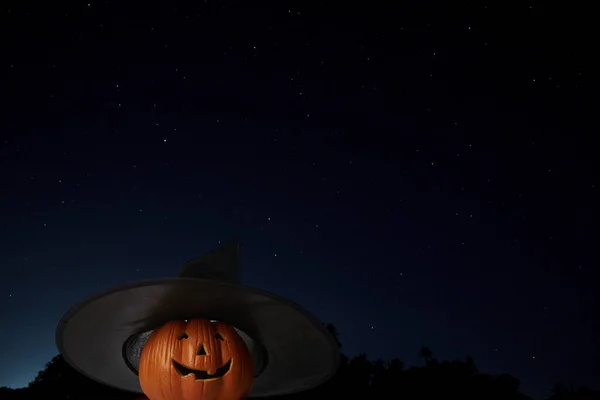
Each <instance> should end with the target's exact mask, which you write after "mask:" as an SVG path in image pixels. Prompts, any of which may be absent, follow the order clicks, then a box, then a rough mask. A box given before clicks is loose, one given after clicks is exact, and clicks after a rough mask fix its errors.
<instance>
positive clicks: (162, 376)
mask: <svg viewBox="0 0 600 400" xmlns="http://www.w3.org/2000/svg"><path fill="white" fill-rule="evenodd" d="M138 373H139V379H140V385H141V386H142V390H143V391H144V394H145V395H146V396H148V398H149V399H150V400H240V399H243V398H245V397H246V396H247V395H248V393H250V389H252V383H253V379H254V361H253V359H252V355H251V354H250V352H249V351H248V348H247V347H246V344H245V343H244V341H243V340H242V338H241V337H240V336H239V335H238V333H237V332H236V331H235V329H234V328H233V327H232V326H230V325H227V324H225V323H223V322H210V321H208V320H204V319H191V320H189V321H187V322H185V321H171V322H168V323H166V324H165V325H163V326H161V327H160V328H158V329H156V330H155V331H154V332H153V333H152V335H150V337H149V338H148V341H147V342H146V344H145V345H144V348H143V350H142V354H141V356H140V365H139V369H138Z"/></svg>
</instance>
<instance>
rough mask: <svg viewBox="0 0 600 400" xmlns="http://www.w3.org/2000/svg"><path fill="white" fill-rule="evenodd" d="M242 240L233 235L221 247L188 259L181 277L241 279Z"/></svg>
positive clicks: (234, 280)
mask: <svg viewBox="0 0 600 400" xmlns="http://www.w3.org/2000/svg"><path fill="white" fill-rule="evenodd" d="M241 246H242V241H241V239H240V238H239V237H237V236H236V237H233V238H231V239H230V240H228V241H227V242H225V243H223V244H221V245H220V246H219V247H217V248H214V249H212V250H211V251H209V252H207V253H205V254H203V255H201V256H199V257H196V258H194V259H193V260H190V261H188V262H187V263H185V264H184V265H183V267H182V268H181V271H180V273H179V277H180V278H184V277H187V278H204V279H217V280H224V281H230V282H237V281H239V275H240V267H239V255H240V248H241Z"/></svg>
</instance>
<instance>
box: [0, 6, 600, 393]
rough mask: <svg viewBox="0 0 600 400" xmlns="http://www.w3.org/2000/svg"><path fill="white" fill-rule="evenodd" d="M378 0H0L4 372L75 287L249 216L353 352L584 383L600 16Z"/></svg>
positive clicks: (593, 355) (597, 198) (263, 260)
mask: <svg viewBox="0 0 600 400" xmlns="http://www.w3.org/2000/svg"><path fill="white" fill-rule="evenodd" d="M388 3H391V2H380V3H377V2H368V3H365V2H363V3H361V4H360V5H357V6H351V5H348V4H342V3H340V2H331V3H330V2H322V3H319V2H300V1H289V0H285V1H255V2H241V1H216V0H201V1H167V0H165V1H157V0H152V1H145V2H136V1H114V0H106V1H105V0H102V1H98V0H84V1H80V2H45V4H41V2H35V3H34V2H30V1H25V0H19V1H16V0H15V1H7V2H2V5H1V8H0V15H1V17H0V18H1V20H0V31H1V33H2V36H1V39H0V40H1V43H2V47H1V54H2V57H1V58H2V61H1V64H0V84H1V87H0V106H1V111H0V121H1V122H0V138H1V141H0V180H1V189H0V218H1V220H0V221H1V223H0V268H1V270H2V273H3V275H2V278H1V279H0V313H1V314H0V315H1V316H2V319H3V324H2V329H1V330H0V343H2V344H1V347H0V349H1V353H2V355H3V356H2V358H1V359H0V371H1V372H0V386H2V385H7V386H12V387H20V386H23V385H26V384H27V383H28V382H29V381H30V380H31V379H32V378H33V377H34V376H35V374H36V373H37V371H38V370H40V369H41V368H42V367H43V365H44V363H45V362H47V361H49V360H50V358H51V357H52V356H54V355H55V354H57V350H56V348H55V345H54V329H55V326H56V323H57V322H58V320H59V318H60V317H61V315H62V314H63V313H64V312H65V311H66V310H67V309H68V308H69V307H70V306H71V305H72V304H74V303H75V302H76V301H78V300H80V299H81V298H83V297H86V296H88V295H90V294H92V293H94V292H96V291H100V290H104V289H108V288H110V287H113V286H116V285H119V284H121V283H124V282H128V281H134V280H138V279H146V278H158V277H165V276H174V275H176V274H177V272H178V270H179V267H180V265H181V264H182V263H183V262H185V261H187V260H188V259H190V258H193V257H195V256H198V255H200V254H202V253H204V252H206V251H208V250H210V249H212V248H214V247H215V246H217V245H218V243H219V241H221V242H223V241H226V240H228V239H229V238H231V237H233V236H238V235H239V236H241V238H242V240H243V242H244V247H243V249H242V263H243V268H244V283H246V284H249V285H253V286H257V287H259V288H262V289H265V290H269V291H272V292H275V293H278V294H281V295H284V296H286V297H289V298H291V299H293V300H295V301H297V302H298V303H300V304H301V305H303V306H304V307H305V308H307V309H308V310H310V311H311V312H313V313H314V314H315V315H316V316H317V317H319V318H320V319H321V320H323V321H325V322H331V323H334V324H335V325H336V326H337V327H338V330H339V331H340V334H341V341H342V343H343V345H344V351H345V352H346V353H348V354H349V355H355V354H357V353H359V352H366V353H367V354H368V355H369V357H371V358H378V357H382V358H384V359H390V358H392V357H399V358H401V359H403V360H404V361H405V362H406V363H408V364H415V363H420V362H421V361H420V360H419V358H418V355H417V353H418V351H419V349H420V347H421V346H422V345H427V346H429V347H430V348H431V349H432V350H433V353H434V355H435V356H436V357H438V358H440V359H447V358H463V357H464V356H466V355H470V356H472V357H473V358H474V359H475V362H476V364H477V365H478V367H479V369H480V370H481V371H482V372H489V373H501V372H507V373H510V374H514V375H515V376H516V377H517V378H519V379H521V381H522V388H523V390H524V391H525V392H526V393H527V394H530V395H533V396H534V397H537V398H543V397H547V395H548V390H549V389H550V388H551V387H552V385H553V384H554V383H555V382H556V381H562V382H565V383H566V384H569V383H573V384H574V385H578V384H586V385H592V384H593V382H595V381H596V379H595V376H597V375H596V373H597V372H598V369H597V366H598V362H599V360H600V347H598V335H599V334H600V325H599V323H598V318H597V315H598V311H599V306H600V302H599V295H598V294H594V289H597V282H598V278H599V277H600V276H599V274H598V271H597V266H598V265H600V263H599V257H598V252H597V237H599V236H600V235H599V232H598V230H599V228H598V223H599V222H600V218H599V217H600V213H599V212H598V208H597V205H598V204H600V180H599V179H598V176H599V174H598V173H599V172H600V168H598V158H597V152H598V149H599V148H600V142H599V139H598V135H597V132H598V128H597V121H596V120H595V119H594V118H593V114H596V115H597V107H598V102H597V93H598V92H597V90H598V88H599V85H598V81H597V77H596V75H595V74H596V73H597V65H594V62H593V60H592V58H593V57H594V56H595V55H594V52H593V51H590V50H592V49H593V48H595V45H590V42H591V40H592V39H591V38H592V36H593V35H592V32H591V28H590V27H591V26H592V24H591V23H589V21H587V20H586V19H591V18H590V17H588V15H590V14H591V13H590V12H589V10H585V9H576V8H574V6H572V5H569V6H568V7H571V8H564V7H566V6H564V5H563V8H561V9H558V8H556V9H553V8H551V7H550V6H548V5H543V4H541V2H538V3H522V4H521V5H518V6H515V5H513V3H510V2H509V3H508V4H505V5H497V4H494V3H492V2H488V3H485V2H475V1H472V2H467V1H462V2H441V1H440V2H432V1H414V2H411V1H407V2H401V3H402V5H395V6H394V8H391V6H390V5H389V4H388ZM451 3H452V5H451ZM367 4H368V6H367ZM514 4H516V3H514ZM594 98H595V99H596V100H595V101H594V100H593V99H594ZM592 386H593V385H592Z"/></svg>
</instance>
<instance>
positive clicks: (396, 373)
mask: <svg viewBox="0 0 600 400" xmlns="http://www.w3.org/2000/svg"><path fill="white" fill-rule="evenodd" d="M326 326H327V329H328V331H329V332H330V333H331V334H332V335H333V337H334V338H335V339H336V341H337V342H338V344H339V346H340V347H341V343H340V341H339V334H338V331H337V329H336V328H335V326H333V325H331V324H328V325H326ZM419 355H420V356H421V357H422V358H423V359H424V360H425V365H422V366H413V367H410V368H408V369H406V368H405V366H404V364H403V363H402V361H401V360H399V359H392V360H390V361H388V362H385V361H383V360H374V361H373V360H369V358H368V357H367V356H366V355H365V354H360V355H358V356H355V357H347V356H346V355H344V354H342V356H341V360H340V367H339V369H338V371H337V373H336V374H335V376H334V377H333V378H332V379H331V380H329V381H328V382H326V383H325V384H323V385H321V386H319V387H317V388H314V389H312V390H309V391H306V392H302V393H297V394H293V395H288V396H280V397H274V398H271V399H272V400H277V399H281V400H305V399H306V400H308V399H311V400H312V399H315V398H318V397H324V396H327V397H329V398H350V397H353V398H354V397H361V398H368V399H395V398H399V399H403V400H404V399H406V400H430V399H436V398H437V399H442V398H450V397H452V398H460V399H461V400H481V399H486V400H530V399H529V397H527V396H525V395H524V394H522V393H520V392H519V386H520V382H519V380H518V379H517V378H515V377H513V376H511V375H508V374H501V375H498V376H492V375H489V374H484V373H481V372H479V371H478V369H477V367H476V365H475V361H474V360H473V359H472V358H471V357H466V358H465V359H464V360H449V361H438V360H436V359H434V358H433V352H432V351H431V349H430V348H428V347H426V346H423V347H422V348H421V349H420V351H419ZM49 398H61V399H68V400H95V399H98V400H100V399H103V400H105V399H113V400H142V399H143V400H147V399H146V398H145V397H144V396H140V395H139V394H133V393H126V392H121V391H118V390H115V389H112V388H110V387H107V386H105V385H102V384H100V383H97V382H94V381H92V380H90V379H88V378H86V377H85V376H83V375H81V374H80V373H78V372H77V371H75V370H74V369H73V368H71V367H70V366H69V364H68V363H67V362H65V361H64V360H63V358H62V357H60V356H56V357H54V358H53V359H52V360H50V361H49V362H48V363H47V364H46V367H45V368H44V369H43V370H42V371H40V372H39V373H38V374H37V376H36V377H35V379H34V380H33V381H32V382H31V383H30V384H29V386H28V387H27V388H23V389H10V388H6V387H0V400H37V399H40V400H41V399H44V400H46V399H49ZM547 400H600V395H599V394H598V393H597V392H594V391H592V390H590V389H586V388H578V389H576V390H573V389H567V388H566V387H565V386H564V385H560V384H557V385H555V386H554V388H553V390H552V391H551V395H550V396H549V397H548V399H547Z"/></svg>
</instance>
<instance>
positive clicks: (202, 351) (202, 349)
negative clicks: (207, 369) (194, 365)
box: [196, 344, 206, 356]
mask: <svg viewBox="0 0 600 400" xmlns="http://www.w3.org/2000/svg"><path fill="white" fill-rule="evenodd" d="M196 355H197V356H205V355H206V349H205V348H204V345H203V344H201V345H200V348H199V349H198V353H196Z"/></svg>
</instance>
